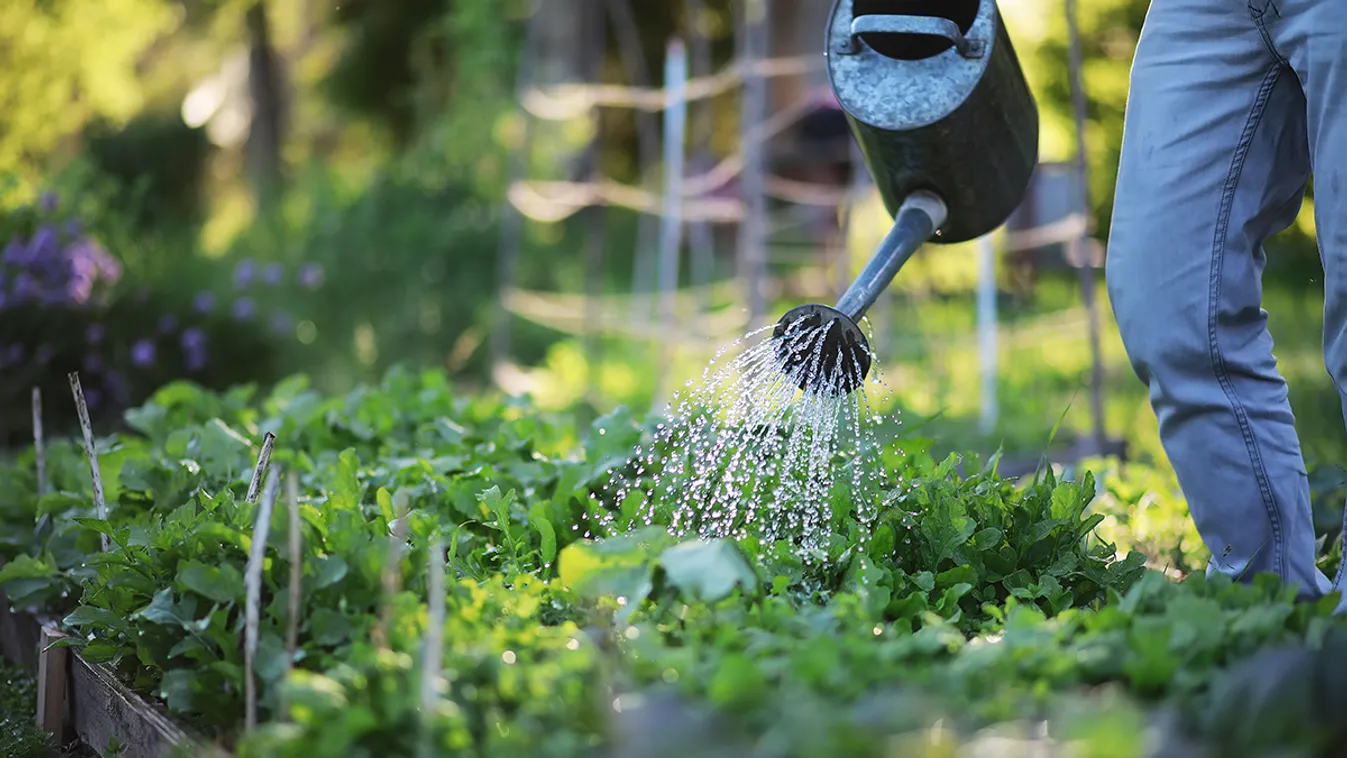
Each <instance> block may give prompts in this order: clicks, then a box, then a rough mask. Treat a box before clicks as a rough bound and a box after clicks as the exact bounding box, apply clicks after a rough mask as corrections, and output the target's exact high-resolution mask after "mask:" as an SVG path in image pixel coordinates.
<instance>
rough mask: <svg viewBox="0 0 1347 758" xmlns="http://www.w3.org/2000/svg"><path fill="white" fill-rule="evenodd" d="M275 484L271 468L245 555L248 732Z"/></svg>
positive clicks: (254, 694) (253, 723) (253, 713)
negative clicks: (246, 561) (247, 551)
mask: <svg viewBox="0 0 1347 758" xmlns="http://www.w3.org/2000/svg"><path fill="white" fill-rule="evenodd" d="M267 436H268V437H271V434H270V433H268V435H267ZM264 449H265V448H264ZM259 470H260V467H259ZM278 484H279V476H278V475H277V473H276V472H275V471H272V472H271V475H270V476H268V477H267V484H266V488H265V491H264V492H263V493H262V504H261V506H260V507H259V508H258V510H257V521H256V522H255V523H254V525H253V544H252V551H251V554H250V555H249V556H248V566H247V569H246V571H245V572H244V576H243V581H244V586H245V587H246V588H247V593H248V595H247V601H246V604H245V607H244V627H243V685H244V698H245V701H246V708H247V710H246V712H245V714H244V730H245V731H249V732H251V731H252V730H253V729H254V728H256V726H257V682H256V681H255V680H254V677H253V666H254V663H253V659H254V658H255V657H256V656H257V624H258V616H259V606H260V605H261V602H262V562H263V561H264V560H265V558H266V552H267V533H268V532H269V530H270V528H271V511H272V508H273V507H274V506H275V504H276V490H277V487H278Z"/></svg>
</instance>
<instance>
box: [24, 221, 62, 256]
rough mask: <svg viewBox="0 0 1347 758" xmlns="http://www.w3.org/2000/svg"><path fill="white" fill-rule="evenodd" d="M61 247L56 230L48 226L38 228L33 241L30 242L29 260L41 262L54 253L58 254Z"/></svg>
mask: <svg viewBox="0 0 1347 758" xmlns="http://www.w3.org/2000/svg"><path fill="white" fill-rule="evenodd" d="M59 246H60V239H59V238H58V237H57V236H56V230H55V229H53V228H51V227H50V226H47V225H45V224H44V225H42V226H41V227H40V228H38V230H37V233H36V234H34V235H33V239H32V240H30V241H29V242H28V260H30V261H37V260H41V259H43V258H45V257H47V256H48V255H51V254H52V253H55V252H57V250H59Z"/></svg>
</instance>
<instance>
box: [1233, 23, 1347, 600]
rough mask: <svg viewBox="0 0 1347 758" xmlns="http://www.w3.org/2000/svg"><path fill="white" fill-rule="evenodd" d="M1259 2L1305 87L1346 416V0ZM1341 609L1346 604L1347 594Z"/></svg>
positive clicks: (1332, 341)
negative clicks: (1340, 0)
mask: <svg viewBox="0 0 1347 758" xmlns="http://www.w3.org/2000/svg"><path fill="white" fill-rule="evenodd" d="M1254 2H1255V6H1254V10H1255V14H1254V16H1255V18H1256V19H1257V21H1258V23H1259V26H1260V28H1262V29H1263V31H1264V33H1265V34H1267V36H1268V40H1269V43H1270V44H1271V46H1272V49H1273V50H1274V51H1275V52H1276V53H1277V54H1278V55H1280V56H1281V57H1282V58H1283V59H1284V60H1286V61H1287V62H1288V63H1289V65H1290V66H1291V68H1292V69H1294V71H1295V72H1296V77H1297V78H1298V80H1299V81H1300V84H1301V86H1302V88H1303V90H1304V92H1305V100H1306V113H1307V123H1306V135H1307V138H1308V141H1309V149H1310V155H1311V159H1312V163H1313V165H1314V168H1315V171H1314V212H1315V213H1314V221H1315V227H1316V228H1317V230H1318V237H1319V254H1320V257H1321V258H1322V260H1323V264H1324V363H1325V365H1326V367H1327V368H1328V374H1329V376H1330V377H1331V378H1332V380H1333V382H1334V383H1335V384H1336V385H1337V389H1338V394H1339V396H1341V398H1342V407H1343V417H1344V420H1347V5H1344V4H1343V3H1342V2H1332V1H1331V0H1277V2H1275V3H1274V2H1269V0H1254ZM1344 567H1347V562H1344ZM1345 573H1347V572H1344V571H1343V570H1339V572H1338V576H1337V579H1336V581H1335V582H1334V584H1335V586H1337V588H1338V589H1340V590H1347V587H1344V586H1342V584H1343V578H1344V574H1345ZM1339 612H1347V597H1345V598H1344V599H1343V602H1342V604H1341V605H1340V606H1339Z"/></svg>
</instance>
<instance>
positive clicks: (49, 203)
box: [37, 191, 61, 213]
mask: <svg viewBox="0 0 1347 758" xmlns="http://www.w3.org/2000/svg"><path fill="white" fill-rule="evenodd" d="M60 202H61V199H60V198H59V197H57V195H56V193H55V192H50V191H48V192H43V193H42V197H41V198H39V199H38V201H37V207H38V208H39V209H41V211H42V212H43V213H51V212H53V211H55V210H56V206H57V205H58V204H60Z"/></svg>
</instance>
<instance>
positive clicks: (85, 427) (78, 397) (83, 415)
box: [69, 371, 109, 553]
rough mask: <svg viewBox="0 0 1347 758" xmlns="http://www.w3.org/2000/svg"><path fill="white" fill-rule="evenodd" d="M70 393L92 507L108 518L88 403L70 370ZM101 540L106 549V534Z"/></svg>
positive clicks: (76, 378) (99, 515)
mask: <svg viewBox="0 0 1347 758" xmlns="http://www.w3.org/2000/svg"><path fill="white" fill-rule="evenodd" d="M69 379H70V394H72V395H74V397H75V411H76V412H77V413H78V414H79V418H80V431H82V432H84V454H85V455H87V456H88V457H89V475H90V476H91V477H92V478H93V481H94V507H95V508H97V509H98V518H99V520H101V521H106V520H107V518H108V506H107V502H106V501H104V500H103V477H102V475H101V474H100V473H99V471H98V451H97V450H96V448H95V446H94V425H93V422H92V421H90V420H89V405H88V403H86V402H85V400H84V390H83V389H82V388H81V387H80V372H78V371H72V372H70V374H69ZM101 536H102V538H103V540H102V543H103V552H105V553H106V552H107V551H108V547H109V544H108V535H107V534H106V533H104V534H102V535H101Z"/></svg>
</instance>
